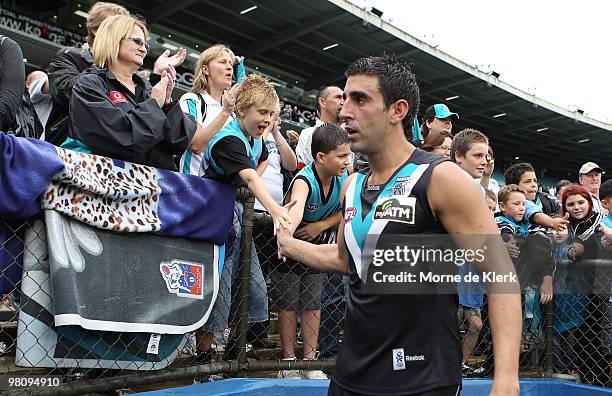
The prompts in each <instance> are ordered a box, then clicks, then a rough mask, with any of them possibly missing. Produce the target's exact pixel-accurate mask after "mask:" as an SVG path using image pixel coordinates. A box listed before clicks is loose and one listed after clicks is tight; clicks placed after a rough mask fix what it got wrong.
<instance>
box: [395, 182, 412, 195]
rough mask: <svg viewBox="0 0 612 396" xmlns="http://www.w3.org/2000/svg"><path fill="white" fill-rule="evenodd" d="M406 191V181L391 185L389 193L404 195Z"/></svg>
mask: <svg viewBox="0 0 612 396" xmlns="http://www.w3.org/2000/svg"><path fill="white" fill-rule="evenodd" d="M407 192H408V182H403V183H401V184H398V185H395V186H393V188H392V189H391V194H393V195H406V193H407Z"/></svg>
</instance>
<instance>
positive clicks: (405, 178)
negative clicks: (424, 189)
mask: <svg viewBox="0 0 612 396" xmlns="http://www.w3.org/2000/svg"><path fill="white" fill-rule="evenodd" d="M409 181H410V176H402V177H398V178H396V179H395V182H396V183H405V182H409Z"/></svg>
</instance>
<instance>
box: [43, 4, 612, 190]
mask: <svg viewBox="0 0 612 396" xmlns="http://www.w3.org/2000/svg"><path fill="white" fill-rule="evenodd" d="M54 1H55V2H65V3H68V2H70V1H69V0H54ZM85 2H87V1H85ZM89 2H90V3H91V2H92V1H89ZM118 2H119V3H122V4H124V5H126V6H127V7H129V8H130V9H131V10H132V11H134V12H138V13H140V14H142V15H144V16H145V17H146V18H147V23H148V24H149V26H150V27H151V28H152V30H153V31H155V32H156V33H158V34H160V35H161V36H162V37H166V36H171V37H172V40H175V41H177V42H180V43H181V45H186V46H189V47H191V48H194V47H195V48H200V49H201V48H204V45H207V44H211V43H218V42H219V43H226V44H229V45H230V46H231V48H232V49H233V50H234V52H235V53H236V54H237V55H244V56H245V57H246V59H247V65H251V66H257V67H258V68H259V69H260V70H262V71H265V72H266V73H267V74H269V75H274V77H278V78H282V79H283V80H284V81H287V82H289V83H290V84H293V83H294V82H295V85H296V86H298V87H302V88H304V89H313V88H316V87H318V86H320V85H323V84H331V83H336V84H340V85H341V86H342V84H343V80H344V70H345V69H346V67H347V65H348V64H349V63H350V62H351V61H352V60H354V59H356V58H358V57H362V56H368V55H373V54H377V53H381V52H383V51H384V52H393V53H395V54H396V56H397V57H398V58H400V59H402V60H404V61H406V62H408V63H409V64H410V65H411V67H412V70H413V71H414V73H415V74H416V76H417V79H418V81H419V86H420V88H421V103H422V105H421V113H422V112H423V111H424V110H425V108H426V107H427V106H429V105H431V104H434V103H447V104H448V105H449V107H450V108H451V109H452V111H455V112H457V113H459V115H460V117H461V118H460V120H459V121H457V122H456V123H455V125H456V127H455V128H454V129H455V131H458V130H459V129H462V128H466V127H472V128H476V129H479V130H481V131H483V132H484V133H485V134H487V136H489V138H490V139H491V141H492V144H493V147H494V149H495V151H496V158H497V159H498V162H500V161H501V162H504V163H508V162H517V160H518V161H523V160H524V161H529V162H531V163H533V164H534V165H535V166H536V167H537V168H538V169H545V168H546V169H555V170H558V171H563V172H569V173H571V175H572V177H573V178H575V177H576V173H577V170H578V168H579V167H580V165H581V164H582V163H584V162H586V161H594V162H596V163H598V164H599V165H600V166H601V167H603V168H604V169H607V170H608V172H612V124H609V123H604V122H601V121H598V120H595V119H592V118H589V117H587V116H586V115H585V114H584V112H583V111H582V110H579V109H576V110H575V111H569V110H567V109H564V108H562V107H559V106H557V105H554V104H552V103H550V102H547V101H544V100H542V99H540V98H537V97H536V96H534V95H532V94H530V93H527V92H524V91H522V90H520V89H517V88H516V87H513V86H511V85H509V84H507V83H504V82H503V81H501V80H500V79H499V74H497V73H496V72H494V71H488V72H486V71H481V70H479V69H477V68H476V67H474V66H471V65H468V64H466V63H464V62H462V61H460V60H458V59H456V58H454V57H452V56H450V55H448V54H446V53H444V52H442V51H440V50H438V49H437V48H435V47H432V46H430V45H428V44H427V43H425V42H423V41H421V40H419V39H417V38H415V37H413V36H411V35H409V34H408V33H406V32H404V31H402V30H400V29H399V28H397V27H395V26H393V25H392V24H390V23H389V22H386V21H384V20H383V19H382V18H381V17H380V16H378V15H376V14H374V13H373V12H371V10H367V9H362V8H360V7H358V6H356V5H355V4H353V3H351V2H349V1H348V0H309V1H304V0H223V1H216V0H173V1H172V2H168V1H165V0H123V1H118ZM483 51H486V49H483ZM535 67H537V66H535ZM559 83H560V84H562V83H563V82H562V81H560V82H559Z"/></svg>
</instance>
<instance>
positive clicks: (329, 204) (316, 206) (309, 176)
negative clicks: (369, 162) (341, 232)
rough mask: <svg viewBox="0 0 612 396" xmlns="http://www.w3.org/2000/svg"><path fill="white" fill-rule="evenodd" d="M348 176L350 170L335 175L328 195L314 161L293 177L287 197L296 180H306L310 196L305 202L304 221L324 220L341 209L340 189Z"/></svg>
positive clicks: (289, 195)
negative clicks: (325, 192)
mask: <svg viewBox="0 0 612 396" xmlns="http://www.w3.org/2000/svg"><path fill="white" fill-rule="evenodd" d="M347 178H348V171H344V173H343V174H342V176H334V177H333V178H332V181H331V186H330V188H329V191H328V193H327V197H326V196H325V195H324V193H323V185H322V184H321V179H319V175H318V174H317V170H316V169H315V166H314V162H313V163H311V164H310V165H307V166H306V167H304V168H302V170H301V171H299V172H298V174H297V175H295V177H294V178H293V181H292V182H291V186H289V192H288V193H287V197H291V188H292V187H293V183H295V181H296V180H304V181H305V182H306V184H307V185H308V198H306V202H305V204H304V216H303V217H302V221H303V222H307V223H312V222H315V221H319V220H324V219H326V218H328V217H329V216H331V215H333V214H334V213H336V212H338V211H340V208H341V206H340V205H341V203H340V190H342V184H344V181H345V180H346V179H347Z"/></svg>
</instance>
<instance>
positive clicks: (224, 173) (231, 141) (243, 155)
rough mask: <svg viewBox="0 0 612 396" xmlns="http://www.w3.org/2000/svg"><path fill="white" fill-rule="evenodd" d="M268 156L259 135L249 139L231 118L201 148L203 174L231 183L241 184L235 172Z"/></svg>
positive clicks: (255, 165)
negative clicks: (202, 149)
mask: <svg viewBox="0 0 612 396" xmlns="http://www.w3.org/2000/svg"><path fill="white" fill-rule="evenodd" d="M267 158H268V150H267V149H266V147H265V145H264V144H263V143H262V138H261V137H259V138H251V139H248V138H247V137H246V135H245V133H244V132H243V131H242V129H241V128H240V123H239V122H238V120H236V119H233V120H232V121H230V122H229V123H228V124H227V125H225V126H224V127H223V128H222V129H221V130H220V131H219V132H217V133H216V134H215V136H213V138H212V139H211V140H210V142H209V143H208V145H207V146H206V148H205V150H204V152H203V161H202V169H203V173H204V177H206V178H208V179H214V180H219V181H222V182H224V183H229V184H234V185H238V186H241V185H244V183H243V182H242V180H240V177H239V176H238V173H239V172H240V171H241V170H243V169H248V168H252V169H255V168H256V167H257V164H258V163H259V162H262V161H265V160H266V159H267Z"/></svg>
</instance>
